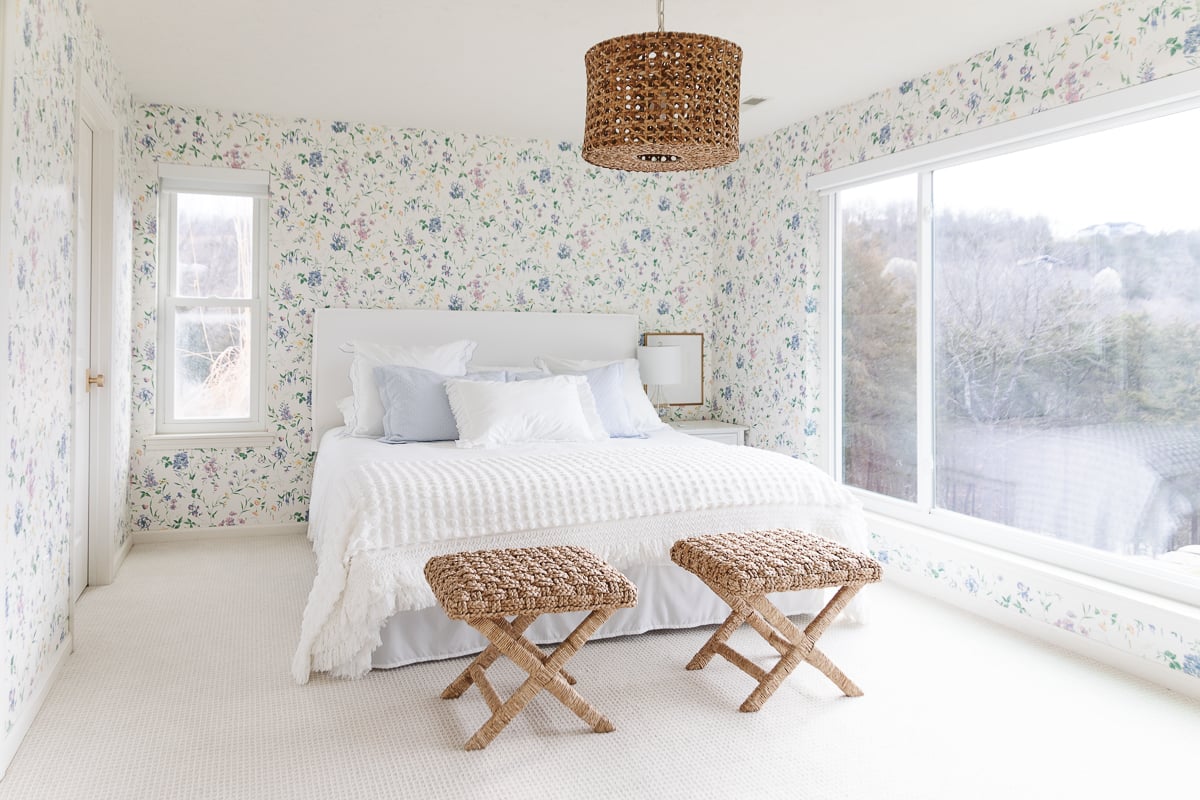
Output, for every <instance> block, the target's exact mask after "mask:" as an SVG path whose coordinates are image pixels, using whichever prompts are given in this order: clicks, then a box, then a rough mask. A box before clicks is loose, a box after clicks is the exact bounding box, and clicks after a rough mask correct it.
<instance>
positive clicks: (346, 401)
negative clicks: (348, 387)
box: [337, 395, 354, 436]
mask: <svg viewBox="0 0 1200 800" xmlns="http://www.w3.org/2000/svg"><path fill="white" fill-rule="evenodd" d="M337 409H338V411H340V412H342V423H343V424H344V425H345V426H346V429H347V430H346V432H345V435H347V436H349V435H350V431H352V430H354V395H348V396H346V397H343V398H342V399H341V400H338V404H337Z"/></svg>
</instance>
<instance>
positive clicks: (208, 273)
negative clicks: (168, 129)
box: [157, 168, 267, 434]
mask: <svg viewBox="0 0 1200 800" xmlns="http://www.w3.org/2000/svg"><path fill="white" fill-rule="evenodd" d="M164 171H166V172H167V174H164V175H162V176H161V197H160V200H161V211H160V215H159V236H160V254H161V255H160V259H161V260H160V264H161V266H162V269H161V271H160V278H159V300H160V306H159V348H158V353H159V357H158V361H157V363H158V385H159V391H158V431H159V433H166V434H178V433H224V432H240V431H261V430H264V428H265V420H264V408H263V406H264V387H263V385H262V384H263V358H264V355H263V353H264V347H263V344H264V343H263V333H264V331H265V320H264V315H265V299H264V290H263V284H264V278H265V275H264V272H265V266H264V264H265V260H266V229H267V226H266V199H265V198H266V188H267V184H266V180H267V179H266V175H265V174H263V173H257V172H250V171H246V170H211V169H204V168H195V169H179V168H175V169H172V170H170V171H167V168H164Z"/></svg>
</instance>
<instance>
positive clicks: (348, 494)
mask: <svg viewBox="0 0 1200 800" xmlns="http://www.w3.org/2000/svg"><path fill="white" fill-rule="evenodd" d="M777 525H785V526H791V527H801V528H804V529H805V530H808V531H810V532H812V533H817V534H820V535H824V536H828V537H830V538H833V539H836V540H838V541H841V542H843V543H845V544H846V545H848V546H850V547H852V548H854V549H857V550H860V551H863V552H865V551H866V523H865V520H864V518H863V515H862V511H861V508H860V506H859V503H858V501H857V500H855V499H854V497H853V496H852V495H851V494H850V493H849V492H848V491H847V490H846V489H845V488H844V487H842V486H839V485H838V484H836V483H835V482H834V481H832V480H831V479H830V478H829V477H828V476H827V475H825V474H824V473H823V472H821V471H820V470H818V469H816V468H815V467H813V466H811V465H809V464H806V463H804V462H802V461H798V460H795V459H792V458H788V457H786V456H783V455H780V454H777V453H771V452H767V451H763V450H757V449H754V448H750V447H731V446H729V445H720V444H714V443H712V442H706V441H703V440H700V439H696V438H692V437H688V436H684V435H682V434H678V433H675V432H673V431H665V432H663V433H659V434H655V435H654V436H652V437H651V438H649V439H647V440H617V439H614V440H609V441H607V442H600V443H582V444H572V445H538V446H522V447H516V448H505V449H503V450H485V451H481V450H462V449H457V448H454V447H453V445H452V444H435V445H418V444H409V445H383V444H379V443H377V442H373V441H368V440H362V439H347V438H344V437H341V436H340V434H339V433H338V432H337V431H332V432H330V433H329V434H327V435H326V438H325V439H324V440H323V441H322V447H321V452H320V457H319V458H318V461H317V468H316V475H315V477H314V482H313V492H312V513H311V519H310V523H309V531H310V537H311V538H312V539H313V545H314V549H315V551H316V554H317V575H316V579H315V580H314V582H313V587H312V591H311V593H310V594H309V598H308V605H307V607H306V608H305V611H304V620H303V623H302V625H301V633H300V644H299V647H298V649H297V651H296V656H295V659H294V661H293V674H294V676H295V678H296V680H297V681H299V682H300V683H305V682H307V680H308V676H309V674H310V672H311V671H313V670H316V671H330V672H332V673H334V674H335V675H338V676H346V677H357V676H360V675H362V674H364V673H366V672H367V671H368V670H369V669H370V667H371V651H372V650H374V648H375V647H376V646H378V644H379V641H380V635H379V631H380V628H382V626H383V625H384V623H385V622H386V620H387V619H388V618H389V617H390V616H392V615H393V614H395V613H396V612H398V611H406V610H414V609H420V608H428V607H430V606H432V605H434V602H435V601H434V598H433V594H432V593H431V592H430V590H429V587H428V585H427V584H426V583H425V579H424V576H423V573H422V569H423V567H424V565H425V562H426V561H427V560H428V559H429V558H430V557H431V556H434V555H437V554H440V553H446V552H453V551H457V550H467V549H481V548H490V547H523V546H530V545H537V544H552V543H553V544H579V545H582V546H584V547H588V548H589V549H591V550H593V551H595V552H596V553H597V554H598V555H599V556H600V557H601V558H604V559H605V560H607V561H609V562H611V563H613V564H614V565H615V566H616V567H617V568H622V567H628V566H630V565H632V564H647V563H665V562H667V561H668V560H669V556H668V553H669V551H670V547H671V544H672V542H674V541H675V540H676V539H679V538H682V537H685V536H694V535H699V534H703V533H717V532H720V531H725V530H745V529H749V528H757V527H766V526H777Z"/></svg>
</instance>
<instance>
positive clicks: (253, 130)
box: [130, 105, 713, 530]
mask: <svg viewBox="0 0 1200 800" xmlns="http://www.w3.org/2000/svg"><path fill="white" fill-rule="evenodd" d="M137 117H138V121H137V130H136V133H135V136H134V138H135V140H136V142H137V151H138V152H137V155H138V169H139V174H138V176H137V181H136V185H137V186H138V187H139V188H140V190H141V191H140V194H139V195H138V196H137V197H136V198H135V219H134V233H135V235H134V240H135V242H136V246H137V252H136V253H135V254H134V263H136V264H138V265H141V266H140V268H138V269H135V270H134V273H133V279H134V287H133V294H134V304H135V308H136V320H137V324H136V326H135V330H134V340H133V343H132V352H133V359H134V370H133V372H134V386H133V389H132V392H131V396H132V404H133V444H134V455H133V469H132V471H131V473H130V483H131V486H132V496H131V500H132V506H133V508H132V516H133V519H134V521H135V525H136V526H137V527H138V528H141V529H151V530H167V529H182V528H190V527H210V526H220V525H243V524H280V523H288V522H303V521H305V520H306V519H307V516H308V491H309V484H310V482H311V479H312V455H311V450H312V441H311V428H312V423H311V408H310V404H311V392H312V385H311V376H310V368H309V364H310V361H311V359H312V349H311V337H312V320H313V313H314V312H315V311H316V309H318V308H322V307H325V306H337V307H361V308H448V309H454V310H458V309H481V310H488V309H517V310H529V311H535V310H542V311H611V312H633V313H636V314H637V315H638V316H639V317H640V318H641V321H642V327H643V328H645V329H647V330H651V331H656V330H668V331H704V330H705V329H706V328H707V325H708V315H709V310H710V302H709V300H710V292H709V286H710V285H711V282H710V277H709V275H710V270H709V266H708V265H709V264H710V262H711V260H712V247H713V239H712V236H711V234H709V233H708V231H709V230H711V226H712V221H711V209H712V205H711V204H712V200H711V197H710V189H711V181H712V180H713V178H712V177H711V175H709V174H707V173H700V174H686V173H685V174H676V175H665V174H664V175H632V174H625V173H616V172H610V171H607V170H600V169H596V168H594V167H592V166H590V165H588V164H586V163H585V162H583V160H582V159H581V158H580V156H579V150H578V148H577V147H576V146H575V145H571V144H567V143H559V142H539V141H528V142H519V141H510V140H505V139H495V138H484V137H478V136H465V135H447V134H441V133H435V132H432V131H420V130H406V129H396V128H384V127H376V126H370V125H363V124H359V123H354V122H344V121H331V122H324V121H319V120H289V119H279V118H274V117H267V116H262V115H257V114H227V113H222V112H215V111H204V110H199V109H189V108H176V107H172V106H165V105H148V106H142V107H140V108H138V109H137ZM159 163H186V164H197V165H210V164H211V165H219V166H234V167H246V168H254V169H261V170H266V171H269V172H270V175H271V188H270V199H269V218H270V220H271V223H270V225H271V227H270V230H269V234H268V238H269V256H268V264H269V269H270V278H269V281H270V289H269V307H268V309H269V310H268V331H269V334H268V337H267V351H268V352H267V373H268V379H267V405H268V417H269V421H270V431H271V433H273V434H274V441H273V442H272V443H271V444H270V445H269V446H265V447H255V448H244V449H237V450H220V449H209V450H190V451H186V452H182V453H177V454H173V455H171V456H169V457H162V456H159V455H158V454H156V453H149V452H147V451H146V449H145V447H144V444H143V443H144V441H145V437H146V436H148V435H151V434H152V433H153V432H154V402H155V397H154V368H155V358H156V352H155V337H156V333H157V329H156V322H155V306H156V291H157V289H156V273H157V268H156V266H155V263H156V252H155V249H156V246H157V237H156V235H155V231H156V227H157V224H156V223H157V220H156V214H157V204H158V198H157V194H156V189H155V183H156V174H157V165H158V164H159ZM703 411H704V409H697V408H681V409H678V410H677V416H680V417H682V416H699V415H700V414H701V413H702V412H703Z"/></svg>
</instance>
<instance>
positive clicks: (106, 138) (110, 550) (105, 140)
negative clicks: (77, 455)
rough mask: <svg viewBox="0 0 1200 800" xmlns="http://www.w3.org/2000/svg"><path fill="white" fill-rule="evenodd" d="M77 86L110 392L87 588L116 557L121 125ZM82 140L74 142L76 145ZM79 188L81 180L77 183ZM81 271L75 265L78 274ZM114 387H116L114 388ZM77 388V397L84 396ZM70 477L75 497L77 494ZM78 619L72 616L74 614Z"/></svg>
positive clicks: (94, 298) (94, 351)
mask: <svg viewBox="0 0 1200 800" xmlns="http://www.w3.org/2000/svg"><path fill="white" fill-rule="evenodd" d="M76 86H77V87H78V89H77V93H76V100H77V102H76V122H75V124H76V127H75V130H76V131H78V130H79V125H80V123H81V122H86V123H87V125H88V127H89V128H91V129H92V225H91V228H92V241H91V242H77V243H76V245H77V246H78V247H85V246H86V247H90V248H91V256H92V257H91V262H92V274H91V318H92V323H91V331H90V338H91V358H90V361H91V365H92V366H91V368H92V370H93V371H94V372H97V373H101V374H103V375H104V376H105V377H106V378H108V386H107V387H106V388H104V389H100V390H99V391H97V392H95V394H94V396H93V397H92V400H91V402H90V404H89V405H90V418H91V419H90V425H89V429H90V431H89V433H90V440H89V443H88V453H89V464H88V486H87V489H86V491H87V492H88V570H87V574H88V585H89V586H103V585H105V584H108V583H112V579H113V575H114V573H115V572H116V569H115V567H116V560H117V556H118V554H117V553H116V548H115V546H114V544H113V523H114V515H113V513H112V509H111V504H110V502H109V496H110V495H111V489H112V480H113V468H112V463H111V459H109V458H107V457H105V454H108V453H112V452H113V439H112V435H113V424H112V423H113V409H114V404H113V400H112V392H113V390H114V389H115V388H116V386H119V385H121V384H122V383H123V382H116V381H114V380H113V378H114V377H115V376H114V374H113V368H114V366H115V361H114V359H113V352H112V326H113V311H112V309H113V302H114V300H115V299H116V298H114V296H113V263H114V253H113V245H114V243H115V236H114V233H115V231H114V226H115V222H116V218H115V213H114V202H113V201H114V193H115V192H116V189H117V185H118V183H117V163H118V151H117V147H118V139H117V136H116V131H117V120H116V117H115V116H114V115H113V113H112V110H111V109H110V108H109V107H108V104H107V103H106V102H105V100H104V97H103V95H101V94H100V91H99V90H98V89H97V88H96V86H95V84H94V83H92V81H91V80H90V79H89V78H88V77H87V75H86V74H84V72H83V70H82V69H80V70H79V72H78V75H77V80H76ZM78 140H79V137H78V136H76V137H75V141H76V142H78ZM75 174H76V178H78V174H79V154H78V153H76V154H75ZM76 186H78V180H76ZM78 269H79V264H78V259H76V264H75V270H78ZM114 384H116V386H114ZM86 388H87V387H86V386H81V385H78V384H77V385H76V387H75V391H76V392H79V391H86ZM75 484H76V480H75V476H74V474H72V491H73V492H75V491H79V490H80V487H78V486H76V485H75ZM72 616H74V614H72Z"/></svg>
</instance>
